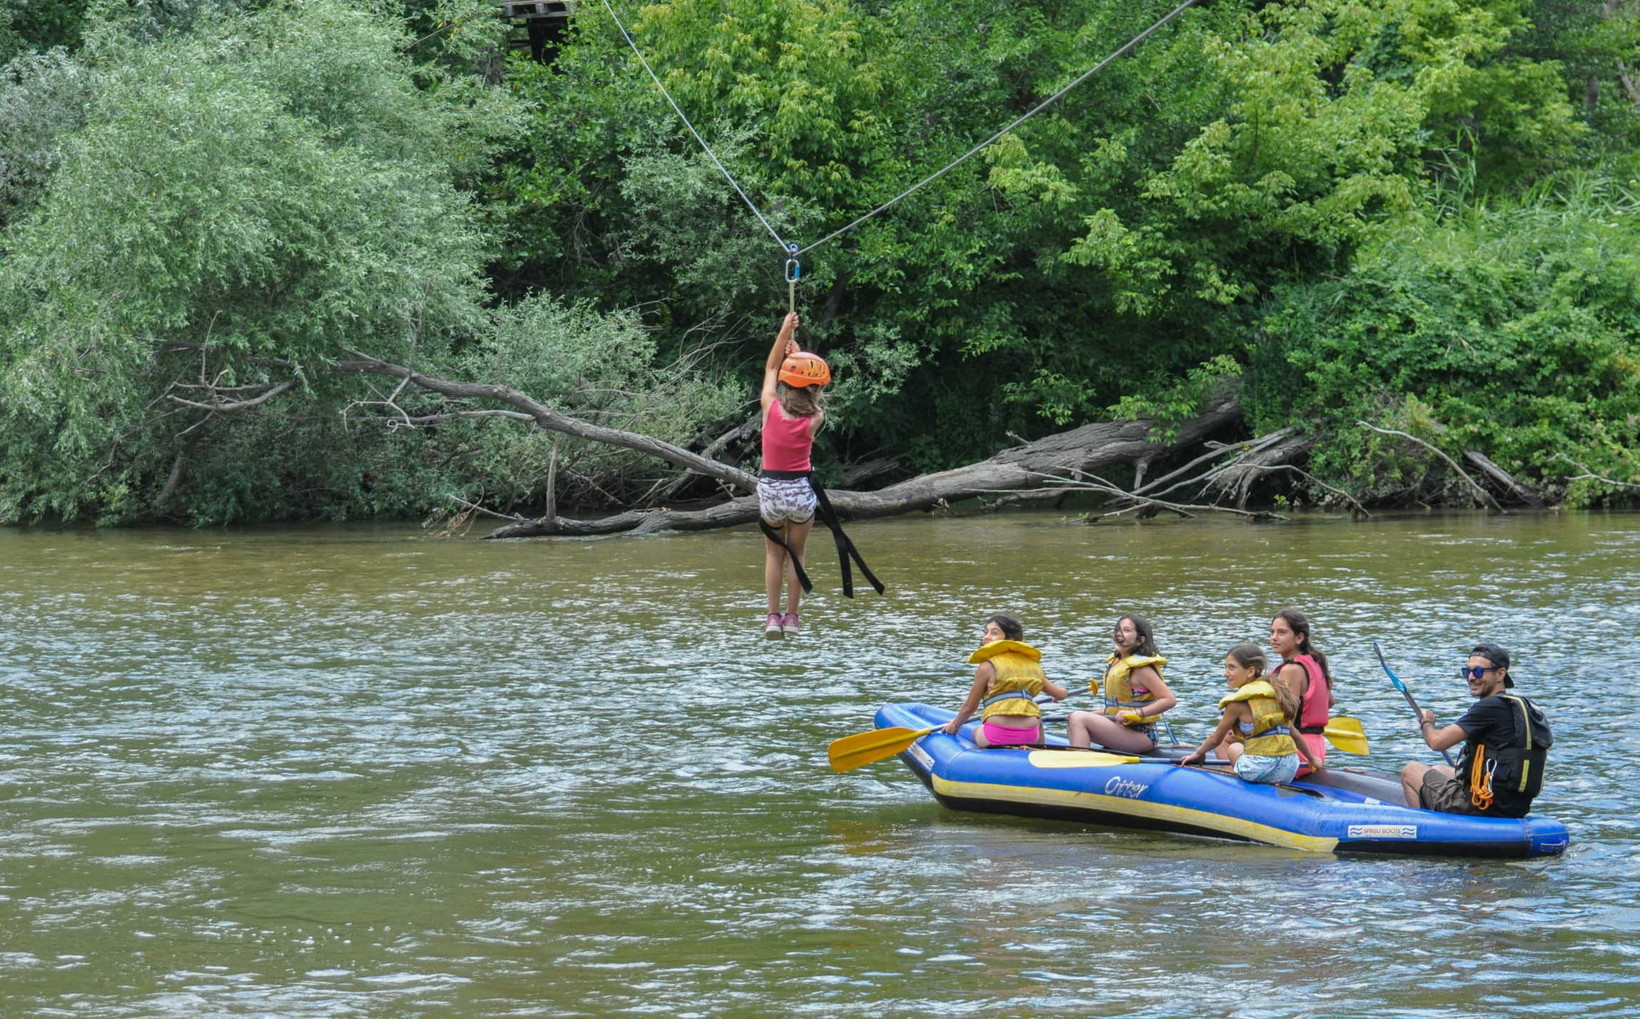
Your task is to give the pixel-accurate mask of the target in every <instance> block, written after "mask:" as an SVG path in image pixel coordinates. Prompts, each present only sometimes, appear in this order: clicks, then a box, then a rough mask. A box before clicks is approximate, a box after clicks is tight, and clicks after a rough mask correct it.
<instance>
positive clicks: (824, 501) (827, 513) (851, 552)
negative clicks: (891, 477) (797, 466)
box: [757, 470, 886, 598]
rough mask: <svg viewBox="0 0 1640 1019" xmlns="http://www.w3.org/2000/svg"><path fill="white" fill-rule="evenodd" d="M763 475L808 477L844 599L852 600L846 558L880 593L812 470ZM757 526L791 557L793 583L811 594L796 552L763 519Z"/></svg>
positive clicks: (880, 587)
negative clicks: (831, 547) (834, 554)
mask: <svg viewBox="0 0 1640 1019" xmlns="http://www.w3.org/2000/svg"><path fill="white" fill-rule="evenodd" d="M763 476H764V477H766V478H777V479H782V480H784V479H792V478H808V480H809V487H810V488H812V489H814V499H815V502H816V503H817V504H818V505H817V506H816V507H815V511H814V515H815V516H816V517H818V518H819V520H820V522H821V523H823V524H825V525H826V527H827V528H828V529H830V531H831V538H832V542H833V543H834V544H835V545H836V546H837V563H838V566H839V567H840V572H841V573H842V575H843V597H844V598H852V597H854V571H853V570H852V569H850V567H849V560H850V559H852V560H854V562H855V563H856V564H857V565H858V566H859V567H860V575H861V576H863V577H865V578H866V580H867V581H868V582H869V583H870V584H871V586H872V589H873V590H875V591H876V592H877V593H878V594H882V593H883V591H884V590H886V589H885V588H884V587H883V582H882V581H880V580H878V579H877V575H876V574H875V573H872V572H871V567H869V566H867V565H866V561H865V560H864V559H862V558H861V557H860V550H859V549H858V548H856V547H855V546H854V539H852V538H850V537H849V536H848V535H847V534H845V533H843V524H842V521H841V520H840V519H838V516H837V510H835V509H834V508H832V505H831V500H830V499H829V498H827V497H826V489H825V486H823V485H821V484H820V482H819V481H818V480H816V479H815V476H814V472H813V471H767V470H766V471H764V472H763ZM757 526H758V527H759V528H761V529H762V530H763V536H764V537H765V538H768V539H769V540H770V541H772V542H774V543H775V544H776V545H779V546H780V547H781V548H783V549H785V550H786V555H787V556H789V557H790V558H791V563H792V571H793V572H794V573H796V574H797V582H798V583H799V584H801V585H802V586H803V593H804V594H808V593H809V592H811V591H813V590H814V583H813V582H812V581H810V580H809V574H808V571H807V570H805V569H803V564H802V563H801V562H799V561H798V558H797V553H796V552H793V551H792V547H791V546H790V545H788V544H786V541H785V539H783V538H781V537H780V532H779V531H776V530H775V529H774V528H773V527H770V526H769V523H768V521H766V520H764V519H763V518H762V517H759V518H758V520H757Z"/></svg>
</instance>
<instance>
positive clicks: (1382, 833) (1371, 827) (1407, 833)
mask: <svg viewBox="0 0 1640 1019" xmlns="http://www.w3.org/2000/svg"><path fill="white" fill-rule="evenodd" d="M1347 837H1349V838H1352V839H1415V838H1417V837H1418V826H1417V825H1415V824H1352V825H1350V826H1349V832H1348V836H1347Z"/></svg>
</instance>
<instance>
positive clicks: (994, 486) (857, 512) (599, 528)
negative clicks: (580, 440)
mask: <svg viewBox="0 0 1640 1019" xmlns="http://www.w3.org/2000/svg"><path fill="white" fill-rule="evenodd" d="M401 370H402V369H401ZM421 378H425V377H424V376H423V377H421ZM411 381H413V382H418V383H419V382H420V378H418V377H415V376H414V375H413V376H412V378H411ZM473 388H474V389H480V388H482V389H486V390H494V389H498V388H500V387H473ZM438 391H440V392H447V393H448V392H449V391H448V390H447V389H439V390H438ZM449 395H456V394H454V393H449ZM459 395H463V396H470V395H486V396H491V397H492V398H494V397H495V395H496V394H494V393H493V392H486V393H483V394H478V393H473V392H462V393H460V394H459ZM537 406H539V405H537ZM532 416H534V417H535V418H536V421H537V422H538V423H539V424H541V426H542V427H553V425H551V424H548V422H547V420H544V416H543V415H540V414H532ZM559 417H562V415H559ZM1240 418H1241V404H1240V402H1239V401H1238V399H1237V396H1236V393H1235V391H1234V390H1233V389H1226V390H1225V391H1224V392H1222V393H1221V394H1220V395H1219V396H1218V397H1217V398H1216V399H1214V401H1213V402H1212V404H1211V405H1210V406H1209V407H1208V408H1207V409H1206V410H1204V411H1203V412H1202V413H1201V414H1200V415H1198V416H1197V417H1195V418H1192V419H1190V420H1189V421H1186V422H1184V423H1182V424H1180V425H1179V426H1178V428H1177V430H1176V433H1175V436H1174V439H1173V440H1172V441H1171V442H1157V441H1155V440H1154V439H1152V438H1151V436H1152V433H1153V432H1154V430H1155V428H1156V423H1155V422H1154V421H1149V420H1143V419H1141V420H1137V421H1101V422H1095V423H1093V424H1087V425H1083V426H1081V427H1080V428H1073V429H1071V430H1070V431H1068V432H1060V433H1058V434H1055V435H1049V436H1046V437H1045V438H1041V439H1038V440H1036V441H1035V442H1031V443H1027V444H1025V445H1023V446H1016V447H1013V448H1011V449H1006V450H1003V451H1002V452H1000V453H998V454H996V455H995V456H993V457H991V458H990V459H989V460H983V461H981V462H979V463H975V464H969V465H968V466H966V467H958V468H955V469H953V470H948V471H939V472H936V473H933V474H923V475H919V476H918V477H915V478H910V479H908V480H906V481H902V482H899V483H898V484H894V485H890V486H888V487H887V488H884V489H881V490H879V491H875V492H847V491H829V490H828V493H827V494H828V495H830V497H831V502H832V505H833V506H834V507H836V509H837V512H838V513H839V514H840V515H842V516H845V517H848V518H850V519H856V520H858V519H863V518H867V517H884V516H893V515H895V514H899V513H908V512H911V511H913V510H925V509H931V508H934V507H938V506H943V505H946V504H948V503H952V502H957V501H960V500H963V499H970V498H974V497H977V496H981V495H989V494H996V493H1014V492H1019V491H1023V490H1029V489H1038V488H1042V487H1044V486H1046V485H1048V484H1051V483H1053V482H1055V481H1066V480H1069V481H1077V480H1080V478H1081V477H1083V476H1086V475H1089V474H1092V473H1093V472H1095V471H1098V470H1101V469H1103V468H1106V467H1111V466H1114V465H1117V464H1124V463H1139V462H1142V461H1150V460H1154V459H1157V458H1158V457H1162V456H1165V455H1167V454H1168V453H1171V452H1173V451H1175V450H1178V449H1182V448H1186V447H1189V446H1193V445H1195V444H1196V443H1198V442H1200V441H1202V440H1203V439H1204V438H1206V437H1207V436H1209V435H1212V434H1214V433H1215V432H1217V431H1219V430H1221V429H1223V428H1226V427H1228V426H1229V425H1232V424H1234V423H1235V422H1236V421H1238V420H1240ZM605 431H613V430H612V429H606V430H605ZM572 434H581V433H572ZM588 437H590V436H588ZM621 444H622V445H626V446H628V447H630V448H635V449H636V448H644V447H640V446H638V445H637V444H635V443H631V442H623V443H621ZM675 448H676V447H673V449H675ZM679 452H682V451H681V450H680V451H679ZM657 455H659V454H657ZM691 456H692V454H691ZM667 458H668V459H671V460H672V462H674V463H678V462H679V461H678V459H675V458H673V457H670V456H669V457H667ZM680 465H681V466H690V467H693V466H695V465H694V464H693V463H689V464H680ZM716 466H717V467H719V468H723V467H724V466H725V465H722V464H717V465H716ZM713 473H714V474H716V476H719V477H722V475H721V474H717V472H713ZM756 519H757V498H756V496H740V497H737V498H734V499H731V500H729V501H728V502H724V503H721V504H719V505H716V506H712V507H710V508H708V509H702V510H670V509H664V508H663V509H653V510H631V511H628V512H625V513H617V514H615V515H614V516H608V517H603V518H600V519H598V520H568V519H565V518H563V517H559V516H552V517H539V518H536V519H534V520H524V521H520V522H518V523H512V524H506V525H504V526H502V527H498V528H496V529H495V530H494V531H491V532H490V534H489V535H488V537H491V538H529V537H544V536H551V535H597V534H619V533H622V532H633V533H644V532H649V531H658V530H678V531H699V530H709V529H712V528H718V527H732V526H734V525H737V524H749V523H752V522H753V521H755V520H756Z"/></svg>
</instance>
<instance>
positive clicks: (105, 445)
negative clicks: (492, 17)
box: [0, 0, 502, 519]
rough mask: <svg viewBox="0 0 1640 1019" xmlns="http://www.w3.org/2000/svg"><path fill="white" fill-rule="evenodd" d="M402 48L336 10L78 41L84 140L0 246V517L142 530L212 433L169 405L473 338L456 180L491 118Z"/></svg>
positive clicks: (209, 420) (372, 23) (332, 6)
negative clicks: (3, 428) (95, 517)
mask: <svg viewBox="0 0 1640 1019" xmlns="http://www.w3.org/2000/svg"><path fill="white" fill-rule="evenodd" d="M402 42H403V40H402V38H400V37H398V36H396V35H395V34H394V33H393V32H392V31H391V30H390V28H389V27H387V26H384V25H383V23H382V22H380V21H378V20H375V19H365V18H359V17H357V16H356V13H355V12H354V11H353V10H352V9H350V8H349V7H347V6H345V5H343V4H341V3H339V2H336V0H311V2H307V3H302V4H288V5H278V6H277V7H274V8H271V9H269V10H268V11H266V12H264V13H261V14H257V15H253V16H237V17H232V18H227V19H224V20H220V21H212V22H211V23H210V24H209V25H208V27H207V28H205V29H202V30H201V31H199V32H197V33H196V34H193V35H189V36H183V37H177V36H172V37H167V38H163V39H160V40H156V41H154V42H151V43H148V44H141V43H140V42H138V41H135V40H133V39H131V37H130V36H129V35H127V34H125V33H124V32H122V31H116V30H113V29H106V30H104V31H103V32H102V33H101V34H98V35H96V36H95V37H94V38H92V39H91V40H90V41H88V44H87V59H86V60H85V63H86V64H88V65H94V66H96V67H97V72H96V74H95V76H94V81H93V84H92V86H91V88H92V92H93V95H92V98H91V99H90V101H89V103H88V104H87V114H86V123H85V126H84V127H83V128H82V129H80V130H79V131H77V132H75V133H74V134H72V135H71V136H70V137H69V139H68V143H67V145H66V150H65V154H64V157H63V161H62V164H61V166H60V167H58V168H57V170H56V172H55V174H54V176H53V177H52V180H51V184H50V187H49V189H48V190H47V191H46V193H45V195H44V197H43V198H42V199H41V200H40V201H39V202H38V204H37V205H36V206H35V207H33V208H32V209H30V210H29V212H28V214H27V215H26V216H25V217H24V218H23V219H22V220H21V221H20V222H18V223H16V224H15V225H14V226H13V227H12V228H11V229H10V230H8V232H7V234H6V236H5V244H6V249H7V250H6V258H5V262H4V264H3V266H0V321H3V322H5V323H6V326H5V328H4V329H3V331H0V365H3V366H4V368H5V376H4V383H3V389H0V407H3V410H4V413H5V416H6V418H7V419H8V421H9V422H10V424H11V425H12V426H15V431H12V432H11V434H10V435H8V440H7V447H6V453H7V461H8V465H7V467H6V468H5V469H4V470H3V471H0V475H3V483H0V499H3V502H0V506H3V512H0V517H4V518H16V517H17V516H19V515H35V514H38V513H41V512H56V513H62V514H65V515H74V514H76V513H78V512H81V511H82V510H87V511H92V512H100V513H103V514H104V515H106V516H108V517H110V518H113V519H127V518H129V517H130V516H132V515H134V514H138V507H140V506H143V505H144V504H143V499H144V498H146V497H151V496H152V495H153V494H154V493H155V492H156V491H165V490H168V489H169V488H170V487H172V486H169V485H167V484H166V481H165V479H167V478H168V477H170V475H171V474H172V473H173V465H174V463H175V462H176V459H177V456H178V454H179V453H182V452H186V451H188V450H190V449H192V448H194V447H195V444H196V443H198V441H199V438H200V435H201V432H200V431H199V430H202V429H203V430H206V433H207V434H208V432H209V430H212V429H215V428H218V427H221V426H222V424H223V423H225V422H224V420H223V417H222V416H221V415H216V414H213V413H212V412H209V411H188V412H184V411H182V410H181V408H180V405H177V404H175V403H168V402H167V401H168V398H169V397H172V396H180V395H186V394H188V393H196V394H197V393H201V392H204V391H205V390H204V389H203V388H201V387H205V386H210V385H218V386H224V385H225V386H242V387H247V388H245V389H242V390H240V392H241V393H244V394H247V395H254V394H256V393H258V392H262V391H265V389H266V387H269V386H271V385H273V384H275V383H277V382H279V381H281V380H284V379H295V380H298V381H299V382H300V383H301V385H302V386H304V387H306V388H307V389H308V391H309V393H310V394H314V395H318V394H319V391H320V388H322V387H321V386H320V384H319V383H318V382H317V380H316V379H315V376H314V374H313V368H314V367H315V366H317V365H319V364H320V363H322V362H323V361H324V359H326V358H328V357H333V356H336V355H338V354H339V353H340V352H341V351H342V350H344V349H345V348H348V347H362V348H365V349H368V350H370V351H371V352H373V353H376V354H378V355H382V356H388V357H399V358H410V357H436V356H437V355H438V353H439V352H440V351H441V350H443V349H445V348H446V347H447V345H448V344H449V343H450V342H451V341H452V340H456V339H459V338H460V337H462V336H463V335H466V334H469V333H471V332H472V331H473V330H475V329H478V328H480V327H481V323H482V321H483V319H482V315H481V309H480V302H481V301H482V298H483V286H482V280H481V279H480V278H479V277H478V274H477V267H478V265H479V264H480V261H481V256H482V253H483V250H484V246H483V237H482V235H481V232H480V230H479V228H478V225H477V222H476V220H475V218H474V216H473V215H472V213H471V211H470V208H469V205H468V203H467V201H466V200H465V198H464V197H463V195H462V194H461V192H459V191H458V190H456V188H455V187H454V186H453V184H454V182H455V181H456V180H458V179H459V178H460V177H461V176H462V175H464V174H467V173H471V172H472V170H473V168H474V167H475V166H476V165H478V164H479V162H480V161H482V159H483V158H484V155H485V145H484V141H483V140H484V138H485V136H486V132H489V133H493V132H494V130H496V129H497V128H498V127H499V126H500V125H501V123H502V121H500V120H498V119H497V118H498V115H499V111H497V110H496V109H495V108H494V107H493V104H492V103H491V102H490V101H489V97H488V96H486V95H485V94H484V93H480V92H476V91H472V90H468V91H467V92H465V93H464V92H462V91H461V89H460V88H459V84H460V83H458V82H453V81H451V82H446V83H445V84H444V85H443V87H441V88H439V89H428V88H421V87H418V82H417V80H416V78H417V74H418V73H419V72H418V71H417V69H416V68H414V67H413V66H412V65H410V64H408V63H407V62H405V61H404V60H403V59H402V58H401V57H400V55H399V48H400V45H401V43H402ZM190 387H192V388H190ZM258 387H261V388H258ZM347 395H348V394H345V393H337V392H334V391H332V392H330V393H328V394H324V397H325V399H324V400H323V401H321V402H331V401H336V400H344V401H345V399H346V398H347ZM196 402H198V401H196ZM331 405H334V403H331ZM155 406H171V407H172V410H173V413H170V414H163V415H158V416H156V415H155V414H154V413H153V412H152V410H151V408H153V407H155ZM24 436H26V437H27V438H26V439H25V438H24ZM43 464H50V465H52V466H51V469H50V470H49V471H40V470H38V467H39V466H40V465H43ZM31 466H32V468H34V469H31ZM247 473H248V472H247ZM88 478H95V479H96V484H95V485H94V486H92V487H91V488H86V487H84V484H85V482H86V480H87V479H88ZM222 480H223V479H221V478H217V479H214V481H215V482H221V481H222ZM198 483H199V484H201V485H208V484H211V483H213V479H205V478H201V479H199V482H198ZM227 483H228V484H230V485H231V484H234V483H235V482H232V481H229V482H227ZM239 505H240V510H239V511H237V512H244V511H245V509H244V507H245V506H246V505H248V502H247V500H246V499H240V500H239Z"/></svg>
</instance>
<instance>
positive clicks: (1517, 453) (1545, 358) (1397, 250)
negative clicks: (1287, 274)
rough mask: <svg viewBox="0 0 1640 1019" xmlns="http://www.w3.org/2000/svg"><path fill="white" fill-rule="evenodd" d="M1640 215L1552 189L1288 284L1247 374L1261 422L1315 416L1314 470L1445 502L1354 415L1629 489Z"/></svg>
mask: <svg viewBox="0 0 1640 1019" xmlns="http://www.w3.org/2000/svg"><path fill="white" fill-rule="evenodd" d="M1637 210H1640V198H1637V196H1636V195H1635V194H1634V193H1633V192H1632V191H1628V190H1624V189H1618V188H1613V187H1609V186H1585V187H1577V186H1576V185H1575V184H1569V185H1568V186H1567V187H1566V188H1565V189H1564V190H1562V191H1560V192H1551V191H1548V190H1547V189H1545V190H1543V191H1540V192H1537V193H1534V194H1532V195H1530V196H1528V197H1527V198H1525V199H1523V200H1522V201H1520V202H1518V203H1496V204H1494V205H1491V206H1486V207H1471V208H1470V209H1468V210H1466V211H1465V212H1464V213H1463V214H1462V215H1461V216H1458V217H1453V218H1450V219H1448V220H1445V221H1441V222H1432V223H1423V224H1414V225H1409V226H1408V227H1407V228H1405V229H1403V230H1401V231H1398V232H1396V233H1394V234H1389V235H1386V236H1385V237H1384V238H1382V239H1381V240H1380V241H1379V242H1378V243H1377V244H1375V245H1373V246H1372V247H1371V248H1370V249H1368V250H1366V251H1364V252H1362V254H1361V256H1360V258H1359V259H1358V261H1357V264H1356V265H1355V266H1354V268H1353V270H1352V271H1351V273H1350V274H1349V275H1348V276H1346V277H1344V278H1342V279H1337V280H1325V281H1319V282H1313V283H1306V284H1295V285H1293V286H1291V287H1288V288H1285V289H1283V290H1282V291H1280V292H1279V293H1278V294H1277V296H1276V297H1275V298H1274V299H1273V300H1272V302H1271V305H1270V308H1269V309H1268V312H1267V314H1266V316H1265V319H1264V330H1265V336H1266V338H1265V340H1264V342H1263V343H1261V344H1260V347H1259V350H1258V353H1257V355H1256V357H1255V360H1254V363H1253V371H1254V372H1255V374H1256V379H1257V384H1256V386H1255V392H1254V394H1253V399H1252V400H1251V401H1250V406H1252V407H1254V408H1255V415H1256V421H1255V427H1267V426H1271V425H1275V424H1277V423H1284V422H1286V421H1289V420H1292V419H1294V418H1299V419H1303V420H1309V421H1313V422H1317V423H1318V424H1319V426H1320V427H1321V429H1322V435H1323V442H1322V445H1321V447H1320V448H1319V449H1318V451H1317V453H1316V455H1315V465H1316V467H1317V472H1318V474H1320V475H1321V476H1323V477H1327V476H1331V477H1333V478H1336V479H1339V480H1340V481H1341V483H1346V484H1350V485H1352V486H1354V487H1355V488H1356V490H1358V491H1365V492H1367V493H1368V494H1369V495H1378V496H1385V495H1389V494H1392V493H1395V492H1398V491H1408V492H1411V491H1416V492H1421V493H1423V494H1424V495H1425V496H1427V497H1445V496H1449V495H1450V494H1451V493H1450V492H1449V491H1448V490H1446V489H1444V488H1443V487H1442V486H1449V485H1450V484H1451V479H1450V476H1449V474H1448V472H1447V471H1446V470H1445V469H1443V468H1441V467H1439V466H1438V465H1434V464H1431V463H1430V458H1429V457H1428V456H1427V454H1425V453H1423V452H1422V451H1419V450H1408V449H1407V448H1406V444H1405V443H1404V442H1403V441H1402V440H1397V439H1394V438H1386V437H1383V436H1379V435H1376V434H1374V433H1370V432H1367V431H1366V430H1364V429H1360V428H1358V427H1357V426H1356V425H1355V424H1354V422H1355V421H1356V420H1357V419H1360V420H1366V421H1369V422H1372V423H1374V424H1378V425H1380V426H1383V427H1391V428H1396V429H1398V430H1402V431H1407V432H1409V433H1411V434H1414V435H1417V436H1418V437H1419V438H1421V439H1424V440H1425V441H1427V442H1430V443H1431V444H1433V445H1435V446H1437V447H1439V448H1441V449H1442V450H1444V451H1445V452H1447V453H1448V454H1449V455H1452V456H1454V457H1455V458H1456V457H1459V456H1461V455H1462V453H1463V451H1465V450H1470V449H1474V450H1479V451H1480V452H1482V453H1484V454H1486V455H1487V456H1489V457H1491V458H1492V459H1493V460H1495V461H1496V462H1497V463H1498V464H1499V465H1500V466H1502V467H1503V468H1504V469H1505V470H1507V471H1509V472H1510V473H1512V474H1515V475H1516V476H1518V477H1522V478H1526V479H1531V480H1534V481H1539V482H1546V483H1549V484H1550V485H1553V484H1555V483H1556V482H1557V479H1566V478H1569V477H1573V476H1576V475H1578V474H1583V473H1589V472H1592V473H1594V474H1597V475H1600V476H1603V477H1608V478H1613V479H1614V480H1617V481H1623V482H1629V483H1634V482H1636V481H1640V463H1637V462H1636V458H1635V452H1634V451H1635V450H1636V449H1637V448H1640V358H1637V357H1636V354H1635V350H1636V349H1637V341H1640V310H1637V309H1640V234H1637V233H1636V231H1635V230H1634V226H1633V224H1634V217H1635V213H1636V211H1637ZM1574 464H1582V465H1584V466H1585V467H1586V468H1587V470H1583V469H1578V468H1576V467H1575V466H1574ZM1431 471H1432V472H1433V473H1432V474H1427V473H1426V472H1431ZM1431 479H1444V480H1439V481H1432V480H1431ZM1617 491H1618V490H1617V489H1613V488H1612V487H1611V486H1605V488H1604V489H1602V488H1601V487H1600V486H1599V485H1598V484H1596V483H1594V482H1585V483H1580V484H1579V485H1578V486H1577V488H1576V489H1575V490H1574V491H1572V492H1571V493H1570V497H1571V498H1572V499H1573V500H1574V501H1590V500H1597V499H1603V498H1607V497H1611V496H1615V495H1616V493H1617Z"/></svg>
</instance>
